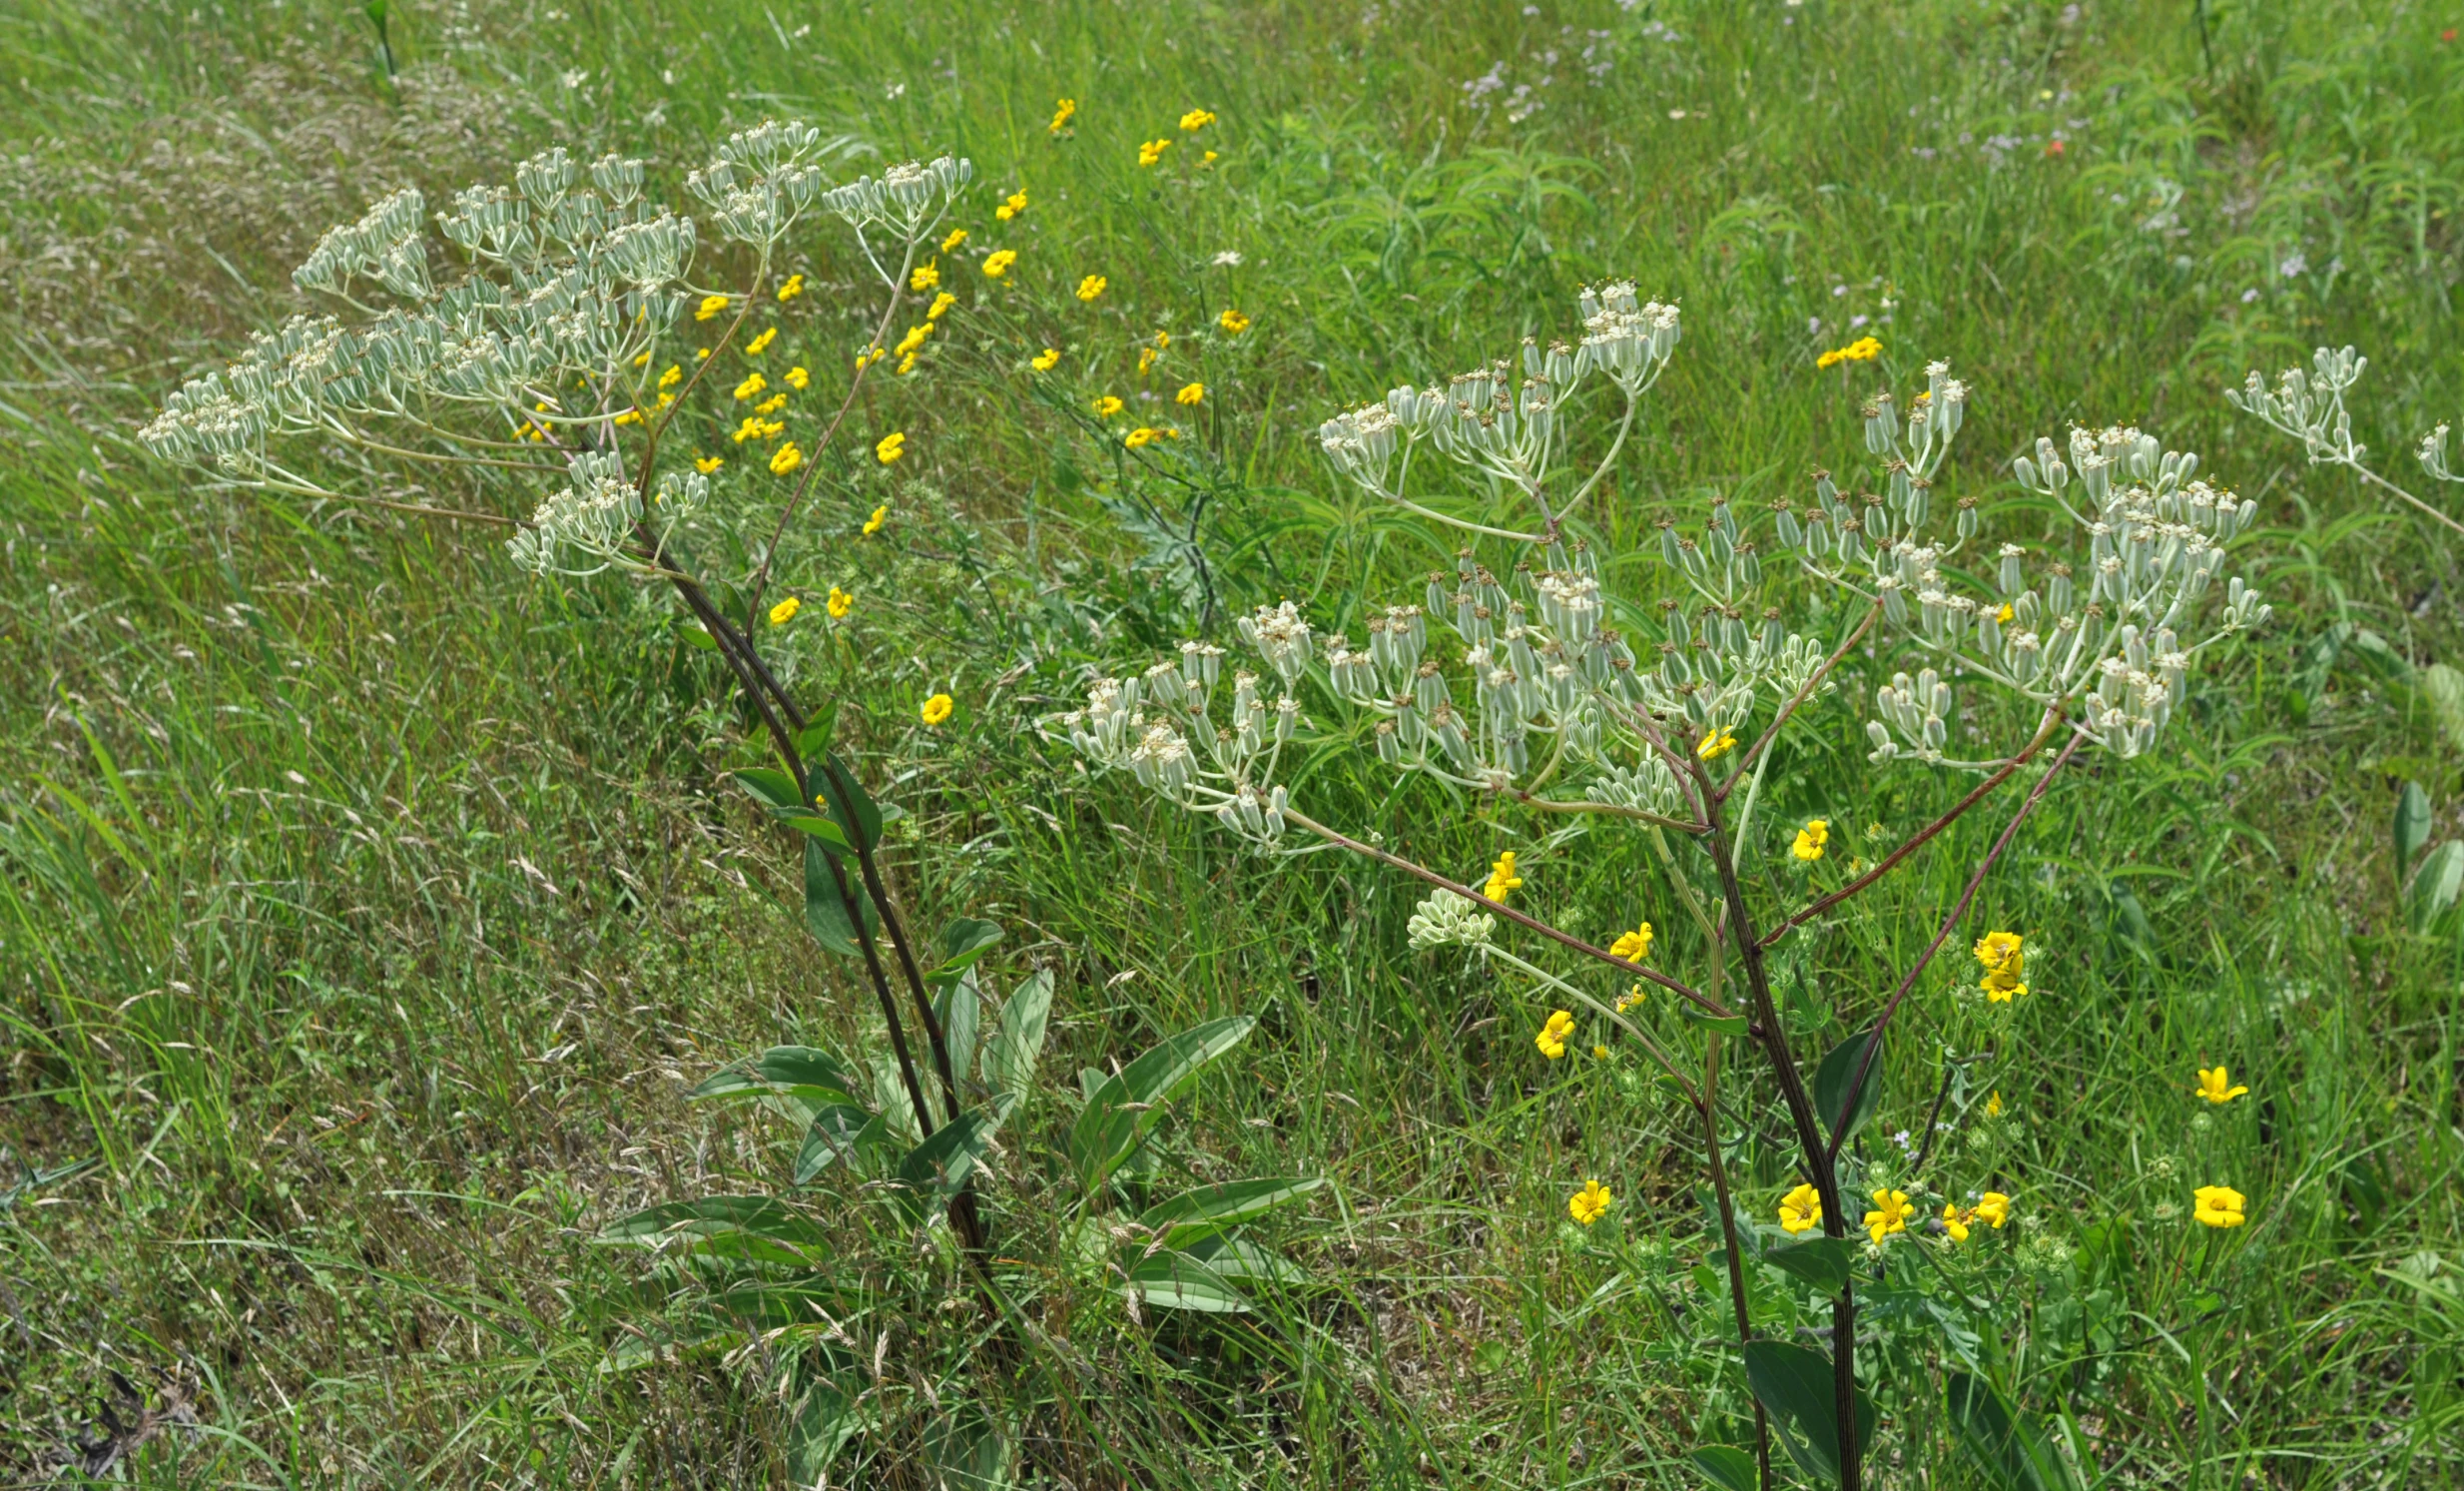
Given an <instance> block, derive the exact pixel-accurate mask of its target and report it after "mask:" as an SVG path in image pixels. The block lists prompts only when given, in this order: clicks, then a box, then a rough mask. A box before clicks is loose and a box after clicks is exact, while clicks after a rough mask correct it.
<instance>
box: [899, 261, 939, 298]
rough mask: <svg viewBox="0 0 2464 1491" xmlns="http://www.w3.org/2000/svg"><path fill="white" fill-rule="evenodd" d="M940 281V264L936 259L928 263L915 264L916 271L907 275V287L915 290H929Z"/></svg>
mask: <svg viewBox="0 0 2464 1491" xmlns="http://www.w3.org/2000/svg"><path fill="white" fill-rule="evenodd" d="M940 283H941V264H940V261H939V260H937V259H936V260H934V261H933V262H932V263H930V264H920V265H918V266H916V272H915V273H914V274H912V275H910V276H908V277H907V288H908V289H910V290H915V291H924V290H930V289H932V288H933V287H934V286H936V285H938V284H940Z"/></svg>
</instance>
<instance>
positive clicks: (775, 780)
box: [728, 766, 813, 813]
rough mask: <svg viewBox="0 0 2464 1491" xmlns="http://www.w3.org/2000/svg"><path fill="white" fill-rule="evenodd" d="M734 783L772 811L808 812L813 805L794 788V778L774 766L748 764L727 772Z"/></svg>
mask: <svg viewBox="0 0 2464 1491" xmlns="http://www.w3.org/2000/svg"><path fill="white" fill-rule="evenodd" d="M728 775H729V776H732V777H734V778H735V779H736V785H737V786H739V787H742V788H743V789H744V790H745V791H747V792H750V793H752V794H753V797H754V800H755V801H756V802H759V803H760V804H761V805H762V806H763V807H765V808H768V809H769V810H770V811H771V812H773V813H809V812H811V811H812V810H813V805H812V804H811V803H808V802H806V801H805V799H804V794H803V793H801V792H798V791H797V790H796V779H795V778H794V777H791V776H789V775H788V774H787V773H786V772H783V771H781V770H779V768H777V767H775V766H748V767H746V768H745V769H744V770H742V771H734V772H729V773H728Z"/></svg>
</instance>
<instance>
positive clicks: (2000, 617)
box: [1994, 600, 2019, 626]
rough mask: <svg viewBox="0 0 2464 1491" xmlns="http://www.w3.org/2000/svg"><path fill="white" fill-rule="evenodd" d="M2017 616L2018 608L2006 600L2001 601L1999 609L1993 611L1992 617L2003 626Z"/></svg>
mask: <svg viewBox="0 0 2464 1491" xmlns="http://www.w3.org/2000/svg"><path fill="white" fill-rule="evenodd" d="M2018 616H2019V609H2018V608H2017V607H2016V606H2013V605H2012V604H2011V603H2010V602H2009V601H2007V600H2006V601H2004V602H2003V603H2002V609H2001V610H1999V611H1996V612H1994V619H1995V620H1996V621H1999V622H2001V623H2002V624H2003V625H2005V626H2008V625H2010V624H2011V623H2012V621H2014V620H2015V619H2017V618H2018Z"/></svg>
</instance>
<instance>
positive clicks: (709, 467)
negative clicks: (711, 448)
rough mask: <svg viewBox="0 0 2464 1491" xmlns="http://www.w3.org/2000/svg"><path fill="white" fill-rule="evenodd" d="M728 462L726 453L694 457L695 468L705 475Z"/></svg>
mask: <svg viewBox="0 0 2464 1491" xmlns="http://www.w3.org/2000/svg"><path fill="white" fill-rule="evenodd" d="M726 464H727V457H726V456H724V455H697V456H695V457H693V469H695V470H697V471H699V472H701V473H702V474H703V475H705V476H707V475H709V474H710V473H711V472H713V471H715V470H717V469H719V467H721V466H723V465H726Z"/></svg>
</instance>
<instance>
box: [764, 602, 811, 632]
mask: <svg viewBox="0 0 2464 1491" xmlns="http://www.w3.org/2000/svg"><path fill="white" fill-rule="evenodd" d="M804 608H805V603H804V602H803V601H801V600H798V599H797V598H796V597H795V596H793V595H791V596H789V597H788V598H787V599H785V600H783V601H780V602H779V603H778V604H777V605H775V606H772V607H771V608H770V624H771V625H773V626H785V625H787V624H788V623H789V622H790V621H793V620H795V619H796V613H797V612H798V611H801V610H803V609H804Z"/></svg>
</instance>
